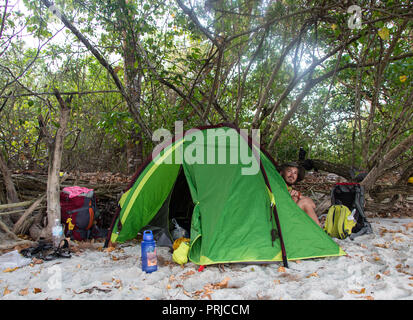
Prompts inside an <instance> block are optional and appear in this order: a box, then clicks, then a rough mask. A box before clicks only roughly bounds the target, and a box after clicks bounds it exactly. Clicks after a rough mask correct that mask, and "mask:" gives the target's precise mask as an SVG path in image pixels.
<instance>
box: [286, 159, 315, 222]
mask: <svg viewBox="0 0 413 320" xmlns="http://www.w3.org/2000/svg"><path fill="white" fill-rule="evenodd" d="M299 168H300V167H299V165H298V164H297V163H295V162H290V163H286V164H284V165H283V166H282V167H281V171H280V174H281V176H282V177H283V178H284V181H285V183H286V184H287V187H288V190H289V192H290V195H291V198H293V200H294V202H295V203H297V205H298V206H299V207H300V208H301V209H302V210H304V211H305V213H307V214H308V215H309V216H310V218H311V219H313V220H314V221H315V222H316V223H317V224H318V225H319V226H320V227H321V224H320V221H319V220H318V217H317V214H316V213H315V208H316V205H315V203H314V201H313V200H311V199H310V198H309V197H305V196H303V195H301V193H300V192H299V191H297V190H294V189H293V188H292V186H293V185H294V184H295V183H297V180H302V179H303V178H304V174H301V173H300V169H299ZM303 173H304V172H303ZM299 176H300V179H298V178H299Z"/></svg>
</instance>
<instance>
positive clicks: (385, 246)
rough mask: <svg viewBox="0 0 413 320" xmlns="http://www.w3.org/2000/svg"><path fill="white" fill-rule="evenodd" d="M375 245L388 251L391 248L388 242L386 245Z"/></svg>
mask: <svg viewBox="0 0 413 320" xmlns="http://www.w3.org/2000/svg"><path fill="white" fill-rule="evenodd" d="M374 245H375V246H376V247H379V248H384V249H388V248H389V247H390V244H389V243H388V242H386V243H375V244H374Z"/></svg>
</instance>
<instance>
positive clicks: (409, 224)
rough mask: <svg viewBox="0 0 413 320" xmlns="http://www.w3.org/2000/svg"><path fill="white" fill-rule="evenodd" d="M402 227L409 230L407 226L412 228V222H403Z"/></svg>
mask: <svg viewBox="0 0 413 320" xmlns="http://www.w3.org/2000/svg"><path fill="white" fill-rule="evenodd" d="M403 227H405V228H406V230H409V228H413V222H410V223H408V224H404V225H403Z"/></svg>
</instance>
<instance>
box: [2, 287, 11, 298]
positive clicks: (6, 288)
mask: <svg viewBox="0 0 413 320" xmlns="http://www.w3.org/2000/svg"><path fill="white" fill-rule="evenodd" d="M9 293H11V291H10V290H9V286H7V287H5V288H4V291H3V296H5V295H6V294H9Z"/></svg>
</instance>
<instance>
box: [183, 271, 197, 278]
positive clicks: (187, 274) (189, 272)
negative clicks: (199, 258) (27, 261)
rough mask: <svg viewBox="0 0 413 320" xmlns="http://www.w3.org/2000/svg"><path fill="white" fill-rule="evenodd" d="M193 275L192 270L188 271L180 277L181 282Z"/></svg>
mask: <svg viewBox="0 0 413 320" xmlns="http://www.w3.org/2000/svg"><path fill="white" fill-rule="evenodd" d="M193 274H195V271H194V270H189V271H188V272H185V273H184V274H183V275H181V276H180V278H181V279H182V280H184V279H186V278H188V277H189V276H191V275H193Z"/></svg>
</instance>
